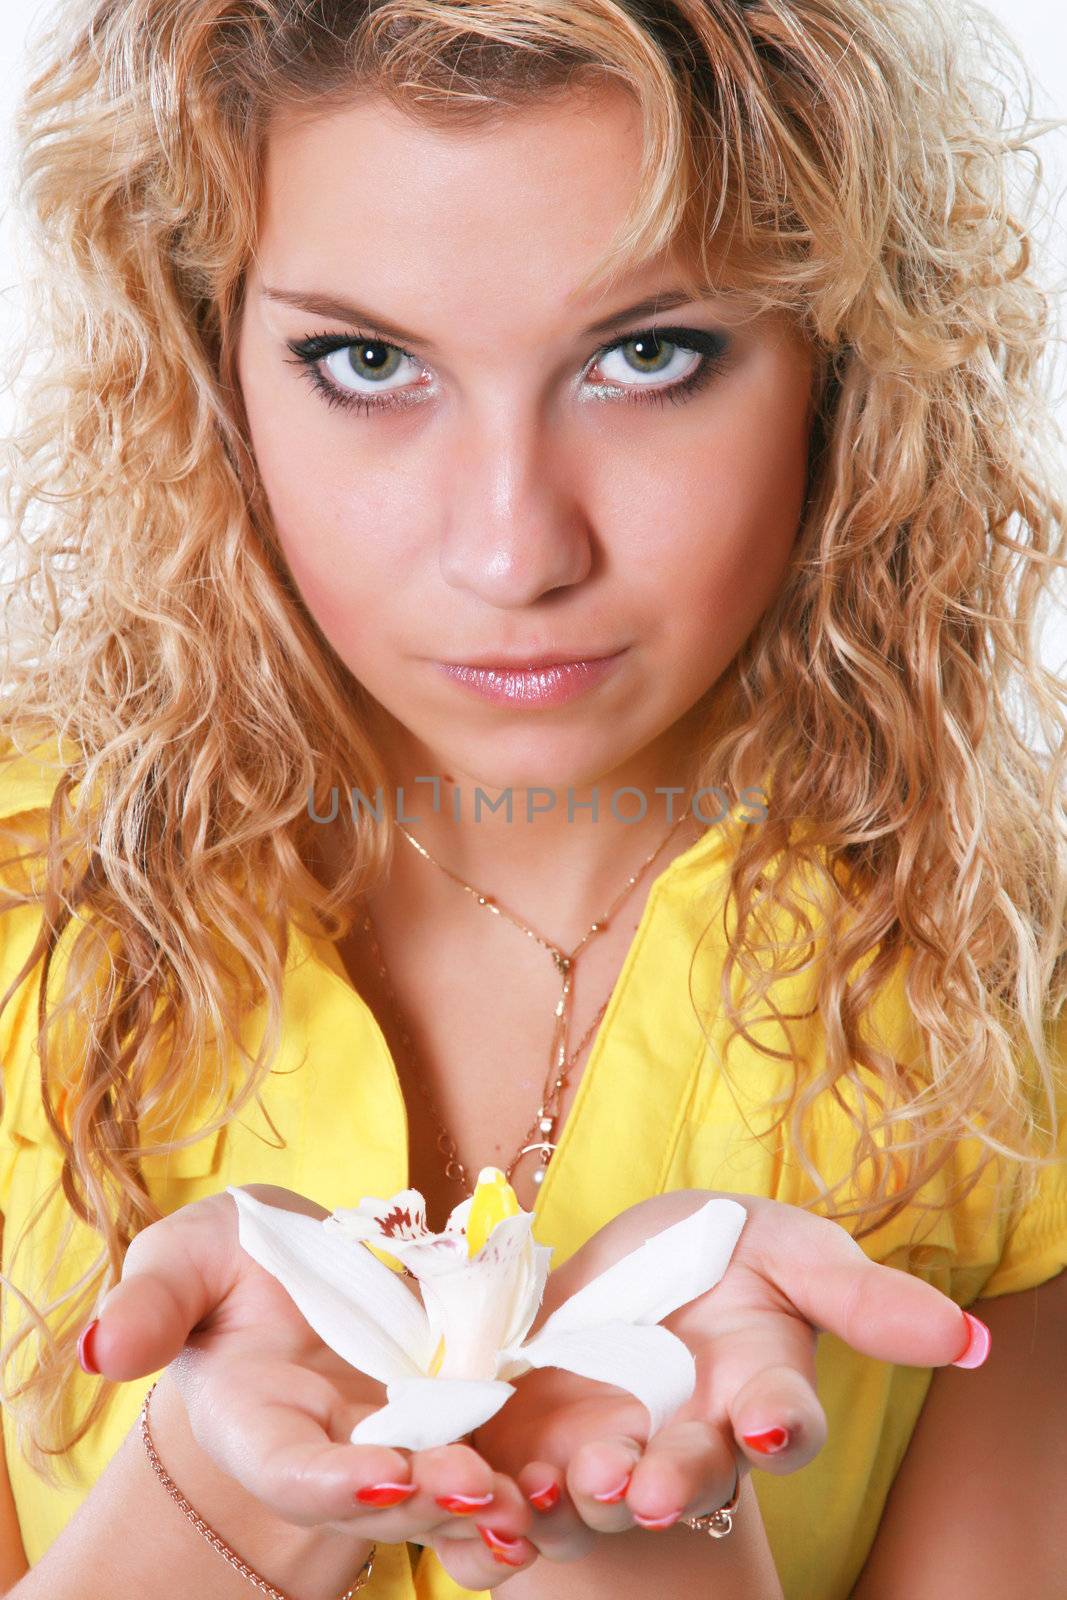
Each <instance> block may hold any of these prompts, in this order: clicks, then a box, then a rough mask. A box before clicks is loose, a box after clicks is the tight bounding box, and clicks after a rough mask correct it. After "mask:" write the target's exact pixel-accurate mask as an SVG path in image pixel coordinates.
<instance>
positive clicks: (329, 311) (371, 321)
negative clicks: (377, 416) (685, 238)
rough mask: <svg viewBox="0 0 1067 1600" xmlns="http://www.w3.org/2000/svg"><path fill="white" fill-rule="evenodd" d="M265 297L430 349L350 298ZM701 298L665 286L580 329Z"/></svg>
mask: <svg viewBox="0 0 1067 1600" xmlns="http://www.w3.org/2000/svg"><path fill="white" fill-rule="evenodd" d="M260 292H261V293H262V295H263V298H264V299H265V300H277V301H279V302H280V303H281V304H282V305H286V306H293V307H294V308H295V309H296V310H297V311H306V312H308V313H309V314H310V315H312V316H316V317H329V318H330V319H331V320H332V321H335V322H349V323H357V324H363V325H364V326H369V327H373V328H375V329H377V331H378V332H379V333H383V334H385V336H386V337H387V338H389V339H397V340H399V341H400V342H401V343H403V344H410V345H415V346H416V347H419V348H422V349H424V350H431V349H432V348H433V345H432V343H431V341H430V340H429V339H424V338H422V337H421V336H420V335H419V334H417V333H410V332H409V331H408V330H407V329H406V328H400V327H398V326H397V325H396V323H395V322H386V321H385V319H384V318H383V317H379V316H376V315H375V314H374V312H373V311H368V310H367V308H366V307H365V306H357V305H353V304H352V302H351V301H346V300H335V299H334V298H333V297H332V296H331V295H328V294H317V293H309V294H302V293H300V292H299V291H297V290H292V289H271V288H267V287H264V288H263V289H262V290H261V291H260ZM701 298H704V299H708V298H711V297H710V295H705V296H701V295H700V294H696V295H694V294H693V293H691V292H690V291H689V290H688V289H667V290H664V291H663V292H662V293H661V294H650V295H646V297H645V298H644V299H643V300H638V301H637V302H636V304H635V305H632V306H627V307H626V309H625V310H624V311H615V312H613V313H612V315H611V316H610V317H602V318H601V319H600V321H599V322H593V323H590V325H589V326H588V327H587V328H585V329H584V330H583V336H585V335H591V334H596V333H607V332H609V331H610V330H611V329H612V328H616V327H618V326H619V324H620V323H623V322H631V321H633V319H634V318H635V317H647V316H653V315H655V313H656V312H658V311H671V310H673V309H674V308H675V307H676V306H686V305H692V304H694V303H696V302H697V301H698V300H700V299H701Z"/></svg>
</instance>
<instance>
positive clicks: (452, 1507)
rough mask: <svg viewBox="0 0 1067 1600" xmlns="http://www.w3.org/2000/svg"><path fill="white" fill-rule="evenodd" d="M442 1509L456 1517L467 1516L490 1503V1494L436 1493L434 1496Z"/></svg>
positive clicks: (481, 1509)
mask: <svg viewBox="0 0 1067 1600" xmlns="http://www.w3.org/2000/svg"><path fill="white" fill-rule="evenodd" d="M434 1499H435V1500H436V1501H437V1504H438V1505H439V1506H440V1507H441V1509H442V1511H451V1512H452V1513H453V1515H454V1516H457V1517H469V1516H472V1515H473V1514H474V1512H475V1511H484V1510H485V1508H486V1506H488V1505H491V1504H492V1500H493V1497H492V1495H491V1494H438V1495H435V1496H434Z"/></svg>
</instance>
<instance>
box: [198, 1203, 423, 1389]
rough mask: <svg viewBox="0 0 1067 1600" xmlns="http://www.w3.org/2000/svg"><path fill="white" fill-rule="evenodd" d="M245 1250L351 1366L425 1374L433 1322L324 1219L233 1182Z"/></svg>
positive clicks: (380, 1375) (397, 1374)
mask: <svg viewBox="0 0 1067 1600" xmlns="http://www.w3.org/2000/svg"><path fill="white" fill-rule="evenodd" d="M226 1193H227V1194H231V1195H232V1196H233V1198H234V1200H235V1201H236V1203H237V1234H238V1240H239V1242H240V1245H241V1248H242V1250H244V1251H246V1252H247V1254H248V1255H250V1256H251V1257H252V1260H253V1261H255V1262H258V1264H259V1265H260V1266H261V1267H262V1268H263V1270H264V1271H265V1272H269V1273H270V1274H271V1276H272V1277H274V1278H277V1280H278V1282H279V1283H280V1284H281V1286H282V1288H283V1289H284V1290H285V1291H286V1293H287V1294H288V1295H289V1296H290V1297H291V1298H292V1300H293V1301H294V1302H295V1304H296V1307H297V1309H298V1311H299V1312H300V1314H301V1316H303V1318H304V1320H305V1321H306V1322H307V1323H308V1325H309V1326H310V1327H312V1328H313V1329H314V1330H315V1332H316V1333H317V1334H318V1336H319V1338H320V1339H322V1340H323V1341H324V1343H326V1344H328V1345H329V1347H330V1349H331V1350H335V1351H336V1352H337V1354H338V1355H339V1356H342V1357H343V1358H344V1360H345V1361H347V1362H348V1363H349V1365H350V1366H353V1367H357V1368H358V1369H359V1371H360V1372H365V1373H367V1374H368V1375H369V1376H370V1377H372V1378H377V1380H378V1382H379V1383H389V1382H391V1381H393V1380H394V1379H398V1378H404V1377H412V1376H416V1375H420V1374H421V1373H422V1372H423V1371H424V1370H425V1368H426V1365H427V1363H428V1362H429V1360H430V1357H431V1356H432V1354H433V1346H432V1344H431V1339H430V1327H429V1323H428V1321H427V1318H426V1313H425V1312H424V1310H423V1308H422V1306H421V1305H420V1304H419V1302H418V1300H417V1299H416V1297H415V1295H414V1294H413V1293H412V1292H411V1290H410V1289H409V1288H408V1287H407V1285H406V1284H405V1283H404V1282H403V1281H402V1280H401V1279H399V1278H398V1277H397V1276H396V1274H395V1273H394V1272H390V1270H389V1268H388V1267H385V1266H383V1265H382V1263H381V1262H380V1261H376V1260H375V1259H374V1257H373V1256H372V1255H371V1253H370V1251H369V1250H365V1249H364V1248H363V1246H362V1245H361V1244H360V1243H359V1242H358V1241H357V1240H353V1239H349V1238H347V1237H346V1236H345V1235H344V1234H342V1233H338V1232H336V1231H331V1230H330V1229H329V1228H326V1227H324V1225H323V1223H324V1221H325V1220H326V1219H324V1218H323V1219H320V1218H318V1217H309V1216H307V1214H306V1213H305V1212H302V1211H283V1210H282V1209H281V1208H280V1207H279V1206H270V1205H266V1204H265V1203H264V1202H263V1201H262V1200H257V1199H256V1198H255V1196H254V1195H250V1194H248V1193H247V1192H246V1191H245V1190H244V1189H239V1188H236V1187H235V1186H234V1185H232V1184H231V1185H229V1186H228V1188H227V1190H226Z"/></svg>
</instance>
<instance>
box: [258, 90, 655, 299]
mask: <svg viewBox="0 0 1067 1600" xmlns="http://www.w3.org/2000/svg"><path fill="white" fill-rule="evenodd" d="M641 152H642V139H641V120H640V112H639V109H638V107H637V105H636V103H635V102H634V101H633V99H632V97H631V96H630V95H629V94H628V93H627V92H626V91H624V90H622V89H621V88H616V87H614V86H606V87H604V88H596V89H588V88H586V89H580V90H574V91H568V92H567V93H565V94H561V95H556V96H553V97H551V98H549V99H546V100H544V101H538V102H537V103H536V104H535V105H532V106H529V107H524V108H522V109H521V110H509V111H507V112H505V113H503V114H502V115H499V116H498V117H496V118H495V119H494V120H493V122H492V123H491V124H489V125H486V126H480V127H477V128H470V127H459V126H456V127H454V128H449V127H447V126H446V127H441V126H434V125H431V124H429V123H426V122H424V121H420V120H418V119H416V118H415V117H413V116H411V115H409V114H407V113H405V112H403V111H401V110H400V109H398V108H397V107H396V106H394V105H392V104H391V103H389V102H388V101H386V100H384V99H383V98H380V97H365V98H363V99H361V100H358V101H355V102H353V103H352V104H348V105H345V106H342V107H340V108H337V109H331V110H329V111H326V112H323V113H321V114H319V115H307V114H304V115H299V116H297V115H293V114H291V113H289V114H281V115H279V116H278V117H277V118H276V119H275V121H274V123H273V124H272V126H271V128H270V130H269V131H268V136H267V144H266V151H265V160H264V167H263V185H262V192H261V199H260V222H259V240H258V256H259V261H260V265H261V268H262V272H263V275H264V277H265V278H266V279H267V281H270V282H272V283H278V282H284V284H285V285H286V287H289V288H298V289H307V288H311V287H314V288H316V289H321V288H330V289H332V290H335V291H337V292H338V295H339V297H343V294H342V291H346V290H347V291H349V292H350V293H351V295H352V297H353V298H355V299H357V300H366V301H368V302H370V303H373V304H375V305H380V306H381V308H382V311H383V314H384V313H385V309H386V307H388V308H389V310H390V311H391V312H392V313H393V315H394V318H395V320H396V321H398V322H405V323H406V325H408V326H411V327H422V326H425V325H426V322H427V317H428V314H429V312H430V310H431V309H432V310H433V311H434V314H435V315H436V314H438V313H439V314H440V315H442V316H445V317H447V316H450V315H460V314H462V315H463V316H464V317H465V318H469V317H470V316H471V315H472V313H473V312H474V311H475V309H477V311H478V312H479V313H480V314H482V315H484V316H486V317H487V318H488V319H490V320H492V319H494V318H510V319H511V321H512V322H513V321H514V315H515V312H516V310H517V309H522V310H523V311H524V312H525V313H526V314H527V315H528V316H530V317H531V318H534V317H536V319H537V320H538V321H539V322H542V323H543V322H544V321H545V320H546V319H547V320H551V319H552V318H553V316H554V315H555V316H558V317H559V318H560V319H563V320H569V319H571V318H573V317H574V316H576V315H578V314H580V313H582V312H584V311H586V310H589V311H590V312H591V313H592V314H594V315H595V311H596V308H598V307H600V306H601V305H602V303H603V300H604V297H605V295H609V294H610V295H611V297H612V299H613V300H614V299H616V298H617V294H616V289H617V286H618V285H619V284H621V283H623V282H624V281H625V283H626V284H627V285H636V286H637V287H638V289H640V288H641V287H642V286H643V285H645V284H648V285H649V286H651V287H653V288H655V287H656V286H657V281H658V279H659V278H663V281H664V282H665V281H666V277H665V274H666V273H667V272H668V271H670V275H671V278H672V281H676V280H677V279H678V276H679V272H681V275H682V277H683V279H684V278H685V277H686V276H687V274H686V270H685V269H686V264H685V262H684V261H682V260H681V258H680V256H679V255H678V253H677V252H675V251H671V252H669V253H667V254H666V255H662V256H661V257H659V258H656V259H649V260H647V261H645V262H643V263H637V264H629V265H626V266H625V267H624V268H623V269H622V271H621V273H620V275H619V277H618V278H617V279H613V280H612V286H611V287H608V286H605V285H603V284H597V285H596V286H594V287H591V288H588V287H583V288H579V286H581V285H582V284H583V283H584V280H585V278H586V276H587V274H588V273H589V272H590V271H591V270H592V269H593V268H594V266H595V265H596V264H597V263H598V262H599V261H600V260H602V258H603V255H604V252H605V250H606V249H607V247H608V246H609V244H610V243H611V241H612V239H613V238H614V237H615V235H616V233H617V230H618V228H619V227H620V225H621V224H622V223H623V221H624V220H625V218H626V216H627V215H628V213H629V212H630V210H631V208H632V206H633V205H634V203H635V201H636V199H637V198H638V192H639V183H640V163H641ZM357 289H358V291H359V292H358V293H357V292H356V291H357ZM372 297H373V298H372ZM431 300H432V308H431V305H430V301H431Z"/></svg>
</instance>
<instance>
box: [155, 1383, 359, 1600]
mask: <svg viewBox="0 0 1067 1600" xmlns="http://www.w3.org/2000/svg"><path fill="white" fill-rule="evenodd" d="M158 1383H159V1380H158V1378H157V1380H156V1382H155V1383H154V1384H153V1385H152V1387H151V1389H149V1391H148V1393H147V1394H146V1395H145V1397H144V1404H143V1405H142V1406H141V1416H140V1424H141V1438H142V1439H143V1440H144V1447H145V1450H146V1452H147V1454H148V1459H149V1461H150V1462H151V1464H152V1470H153V1471H154V1472H155V1475H156V1477H157V1478H158V1479H159V1481H160V1483H161V1484H162V1485H163V1487H164V1489H166V1491H167V1493H168V1494H169V1495H170V1497H171V1499H172V1500H173V1501H174V1502H175V1504H176V1505H177V1506H179V1507H180V1509H181V1510H182V1511H183V1512H184V1513H185V1515H186V1516H187V1517H188V1519H189V1521H190V1522H191V1523H192V1524H193V1527H194V1528H195V1529H196V1531H197V1533H199V1534H200V1535H201V1536H202V1537H203V1538H205V1539H206V1540H207V1542H208V1544H209V1545H211V1546H212V1548H213V1549H215V1550H217V1551H218V1553H219V1555H220V1556H223V1557H224V1558H225V1559H226V1560H227V1561H228V1562H229V1564H230V1566H231V1567H236V1569H237V1571H238V1572H239V1573H240V1574H241V1575H242V1577H245V1578H247V1579H248V1581H249V1583H251V1584H252V1585H253V1586H254V1587H255V1588H256V1589H258V1590H259V1591H260V1592H261V1593H262V1594H265V1595H269V1596H270V1600H290V1597H289V1596H288V1595H286V1594H283V1593H282V1591H281V1590H280V1589H276V1588H275V1587H274V1585H273V1584H272V1583H268V1582H267V1579H266V1578H263V1577H260V1575H259V1573H258V1572H256V1571H254V1569H253V1568H252V1567H250V1566H249V1565H248V1563H247V1561H242V1560H241V1557H240V1556H239V1555H238V1554H237V1552H236V1551H235V1550H231V1549H230V1547H229V1545H228V1544H227V1543H226V1541H225V1540H224V1539H221V1538H220V1537H219V1535H218V1534H217V1533H216V1532H215V1530H214V1528H209V1527H208V1525H207V1523H206V1522H205V1521H204V1519H203V1517H202V1516H200V1514H199V1512H197V1511H196V1510H195V1509H194V1508H193V1507H192V1506H191V1505H190V1504H189V1502H188V1500H187V1499H186V1498H185V1496H184V1495H183V1494H182V1492H181V1490H180V1489H179V1488H178V1485H177V1484H176V1483H175V1482H174V1479H173V1478H172V1477H171V1476H170V1474H169V1473H168V1471H167V1469H166V1467H165V1466H164V1465H163V1463H162V1461H160V1459H159V1455H158V1453H157V1451H156V1447H155V1444H154V1442H153V1439H152V1435H151V1433H150V1432H149V1428H148V1402H149V1401H150V1400H151V1398H152V1395H153V1393H154V1392H155V1390H156V1388H157V1387H158ZM375 1551H376V1546H375V1545H371V1548H370V1553H369V1555H368V1556H367V1559H366V1561H365V1562H364V1563H363V1565H362V1566H361V1567H360V1569H359V1571H358V1573H357V1574H356V1581H355V1583H353V1584H352V1586H351V1588H349V1589H346V1590H345V1592H344V1594H343V1595H342V1596H341V1597H340V1600H352V1596H353V1595H355V1594H358V1593H359V1591H360V1589H362V1588H364V1587H365V1586H366V1585H367V1584H368V1583H369V1582H370V1575H371V1572H372V1571H373V1570H374V1556H375Z"/></svg>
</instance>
